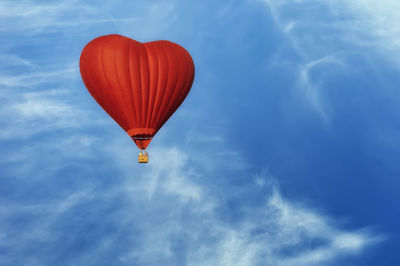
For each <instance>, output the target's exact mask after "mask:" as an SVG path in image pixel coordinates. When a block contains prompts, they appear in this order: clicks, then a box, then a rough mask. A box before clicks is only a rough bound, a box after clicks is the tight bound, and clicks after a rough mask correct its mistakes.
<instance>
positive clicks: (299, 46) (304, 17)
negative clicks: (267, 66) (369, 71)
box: [265, 0, 400, 124]
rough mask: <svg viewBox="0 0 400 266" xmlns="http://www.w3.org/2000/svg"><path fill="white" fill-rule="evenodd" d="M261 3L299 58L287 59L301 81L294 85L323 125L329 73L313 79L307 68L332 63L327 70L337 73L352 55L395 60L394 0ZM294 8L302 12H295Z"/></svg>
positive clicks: (328, 112)
mask: <svg viewBox="0 0 400 266" xmlns="http://www.w3.org/2000/svg"><path fill="white" fill-rule="evenodd" d="M265 2H266V3H267V5H268V7H269V10H270V12H271V15H272V17H273V18H274V21H275V23H276V26H277V27H278V28H279V29H280V30H281V33H282V35H283V36H284V37H285V38H286V42H287V43H288V44H289V45H290V47H291V49H293V50H294V51H295V52H296V53H297V55H298V56H299V57H298V59H294V61H292V65H293V68H292V71H293V72H294V73H296V72H297V76H298V77H299V80H300V84H299V87H300V88H302V89H303V91H304V95H305V96H306V97H307V98H308V100H309V102H310V104H311V106H312V107H313V108H314V110H315V111H316V112H318V113H319V114H320V115H321V117H322V118H323V120H324V121H325V122H326V123H328V124H329V121H330V120H331V117H332V115H333V114H334V111H333V108H332V106H331V104H330V103H329V101H328V100H327V99H324V95H326V93H324V90H325V86H324V84H322V83H321V82H324V81H325V80H329V79H330V77H329V76H328V75H326V76H324V77H323V79H321V78H318V77H313V76H311V75H310V71H311V70H316V69H319V68H321V67H324V65H326V64H331V65H330V70H331V72H332V73H333V72H334V70H336V72H340V71H341V70H343V68H346V67H349V64H350V63H349V61H350V60H351V56H352V55H359V56H362V57H364V58H369V57H371V56H382V55H383V56H384V58H386V60H393V59H394V60H393V62H395V64H397V62H398V58H399V55H400V39H399V37H398V36H400V34H399V33H400V27H399V26H398V25H400V19H399V16H397V14H396V10H397V9H398V8H396V7H399V3H398V2H396V1H392V0H385V1H380V2H379V3H378V2H375V1H370V0H357V1H342V0H336V1H295V0H287V1H275V0H265ZM299 9H301V10H303V12H296V10H299ZM281 56H282V57H284V55H281ZM335 78H336V77H335Z"/></svg>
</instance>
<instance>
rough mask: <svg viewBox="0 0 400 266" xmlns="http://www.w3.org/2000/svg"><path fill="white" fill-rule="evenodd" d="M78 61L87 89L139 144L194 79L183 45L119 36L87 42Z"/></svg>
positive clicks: (168, 114) (169, 112)
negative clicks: (141, 40) (139, 40)
mask: <svg viewBox="0 0 400 266" xmlns="http://www.w3.org/2000/svg"><path fill="white" fill-rule="evenodd" d="M79 66H80V71H81V76H82V79H83V82H84V83H85V86H86V88H87V89H88V91H89V92H90V94H91V95H92V96H93V98H94V99H95V100H96V101H97V103H98V104H99V105H100V106H101V107H102V108H103V109H104V110H105V111H106V112H107V113H108V114H109V115H110V116H111V117H112V118H113V119H114V120H115V121H116V122H117V123H118V124H119V125H120V126H121V127H122V128H123V129H124V130H125V131H126V132H127V133H128V134H129V136H131V137H132V139H133V140H134V141H135V143H136V145H137V146H138V147H139V148H140V149H145V148H146V147H147V145H148V144H149V143H150V141H151V139H152V138H153V136H154V135H155V134H156V133H157V131H158V130H159V129H160V128H161V127H162V125H163V124H164V123H165V122H166V121H167V120H168V119H169V118H170V117H171V115H172V114H173V113H174V112H175V111H176V109H178V107H179V106H180V105H181V103H182V102H183V100H184V99H185V97H186V96H187V94H188V93H189V91H190V88H191V86H192V83H193V79H194V64H193V60H192V58H191V56H190V54H189V53H188V52H187V51H186V50H185V49H184V48H183V47H181V46H179V45H178V44H175V43H173V42H170V41H153V42H148V43H141V42H138V41H135V40H132V39H129V38H127V37H124V36H121V35H106V36H102V37H99V38H96V39H94V40H92V41H91V42H89V43H88V44H87V45H86V46H85V48H84V49H83V51H82V54H81V57H80V62H79Z"/></svg>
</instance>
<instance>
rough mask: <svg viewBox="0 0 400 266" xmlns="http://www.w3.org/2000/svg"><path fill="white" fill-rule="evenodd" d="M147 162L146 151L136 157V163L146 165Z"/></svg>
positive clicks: (147, 155)
mask: <svg viewBox="0 0 400 266" xmlns="http://www.w3.org/2000/svg"><path fill="white" fill-rule="evenodd" d="M148 162H149V154H148V153H147V152H146V151H141V152H140V153H139V157H138V163H148Z"/></svg>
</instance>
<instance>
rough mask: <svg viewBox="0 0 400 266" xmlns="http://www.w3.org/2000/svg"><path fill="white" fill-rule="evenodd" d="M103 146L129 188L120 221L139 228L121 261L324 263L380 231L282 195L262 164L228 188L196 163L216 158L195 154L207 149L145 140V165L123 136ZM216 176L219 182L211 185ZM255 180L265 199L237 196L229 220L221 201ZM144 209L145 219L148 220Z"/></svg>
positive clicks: (358, 248)
mask: <svg viewBox="0 0 400 266" xmlns="http://www.w3.org/2000/svg"><path fill="white" fill-rule="evenodd" d="M218 139H219V138H218ZM153 145H154V144H153ZM155 145H157V144H155ZM211 146H212V145H211ZM107 150H108V151H113V157H115V161H116V162H117V163H118V164H119V165H120V167H121V168H122V169H124V172H125V173H126V184H125V185H123V187H124V188H123V189H122V191H121V190H119V192H118V193H121V192H122V193H126V194H127V195H130V196H129V198H130V199H131V200H130V207H128V208H129V209H131V212H132V215H131V216H127V217H126V219H127V220H125V222H126V223H127V224H131V226H132V227H139V228H140V230H141V235H140V236H138V235H135V236H132V237H135V239H136V240H137V241H138V242H139V243H140V245H137V246H135V247H134V248H132V249H130V251H129V252H127V253H125V254H124V255H121V260H122V261H125V262H128V261H130V262H132V261H134V262H136V263H139V264H142V265H155V264H157V263H158V262H159V261H163V263H164V264H165V265H176V264H177V263H178V261H184V264H185V265H199V266H201V265H227V266H248V265H271V266H279V265H282V266H290V265H293V266H303V265H304V266H310V265H323V264H324V263H336V262H339V261H340V260H341V259H343V258H346V257H348V256H354V255H357V254H360V253H362V252H364V251H365V249H366V248H368V247H369V246H371V245H375V244H377V243H378V242H380V241H382V240H383V239H384V238H383V237H382V236H381V235H380V234H378V233H374V232H373V231H372V230H370V229H368V228H363V229H361V230H346V229H343V228H341V226H339V225H338V224H337V223H336V222H335V219H334V218H333V217H329V216H327V215H325V214H321V212H320V211H317V210H313V209H311V208H308V207H305V206H302V205H301V204H299V203H294V202H291V201H288V200H285V199H284V198H283V196H282V195H281V194H280V192H279V190H278V188H277V183H276V181H275V180H274V179H272V178H271V176H270V174H269V173H268V171H265V172H263V173H262V174H257V175H255V176H254V180H253V181H254V186H251V187H249V183H251V181H250V180H252V179H251V178H250V176H249V177H248V179H249V182H247V183H246V185H243V186H242V187H241V188H235V189H232V186H234V181H229V180H230V177H229V176H227V175H226V173H225V174H224V175H223V176H218V178H219V182H215V180H214V178H216V177H214V176H212V172H209V171H208V170H207V168H203V167H201V165H202V164H203V163H209V164H216V165H219V162H215V161H213V159H212V157H210V158H209V159H208V160H207V159H206V161H205V162H204V160H205V159H204V158H205V157H204V156H202V153H203V152H207V153H211V154H215V150H214V149H211V150H210V149H208V150H207V151H200V150H197V151H195V152H194V151H191V152H184V151H182V150H179V149H177V148H169V149H167V148H165V147H164V148H161V147H159V146H156V147H152V149H151V150H150V164H149V165H146V166H144V168H142V165H137V163H136V162H135V161H136V158H135V157H136V156H137V155H136V154H135V153H134V152H131V151H129V152H128V151H126V144H123V143H112V144H111V143H110V146H109V147H108V148H107ZM219 150H220V151H221V152H222V153H223V154H225V155H226V156H227V157H226V158H225V159H226V160H227V161H229V160H230V157H229V156H230V155H229V154H233V158H235V156H236V155H234V154H236V153H235V152H233V151H230V150H227V149H226V148H221V147H220V148H219ZM240 159H241V160H245V159H244V158H243V157H241V158H240ZM216 167H217V168H218V166H216ZM220 169H221V168H220ZM246 172H247V167H243V168H241V169H238V170H237V171H236V174H237V175H246ZM134 173H135V174H134ZM209 175H211V176H209ZM221 179H222V180H221ZM216 183H217V184H221V183H222V184H226V186H225V187H218V185H215V184H216ZM257 187H258V189H263V191H266V192H265V194H264V196H263V198H264V199H265V203H264V204H255V205H251V204H248V203H245V202H246V201H243V203H241V202H240V201H239V202H236V203H235V204H238V206H236V207H235V208H238V209H240V218H237V219H235V221H232V222H230V220H229V219H228V218H227V217H226V215H227V214H228V213H230V212H232V210H230V207H229V206H228V205H227V203H228V202H230V201H231V200H233V199H234V198H236V197H237V195H238V194H239V195H241V198H243V197H244V198H245V197H246V195H249V194H246V193H250V194H252V193H253V192H252V190H254V189H256V190H257ZM266 188H268V189H266ZM142 209H145V210H142ZM234 212H235V211H234ZM139 217H140V218H139ZM149 217H151V220H147V219H148V218H149ZM154 221H160V222H154ZM138 238H139V239H138Z"/></svg>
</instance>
